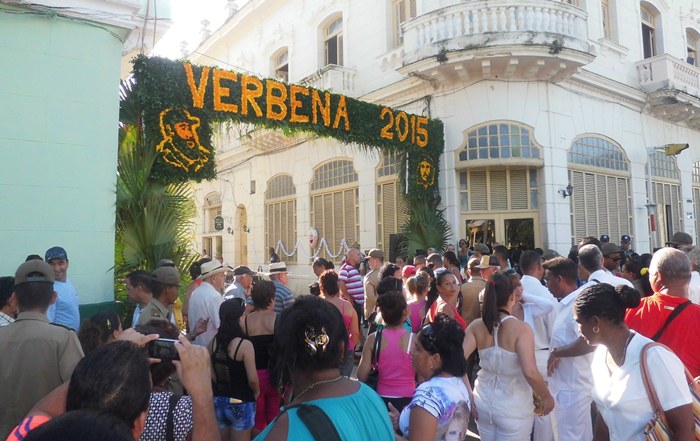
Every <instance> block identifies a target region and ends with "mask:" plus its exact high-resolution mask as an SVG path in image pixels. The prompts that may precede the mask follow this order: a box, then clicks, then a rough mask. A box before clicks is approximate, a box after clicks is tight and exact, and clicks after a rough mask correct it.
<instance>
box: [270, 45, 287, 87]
mask: <svg viewBox="0 0 700 441" xmlns="http://www.w3.org/2000/svg"><path fill="white" fill-rule="evenodd" d="M272 72H273V74H272V76H273V77H274V78H277V79H278V80H280V81H284V82H285V83H287V82H289V51H288V50H287V48H286V47H285V48H282V49H280V50H278V51H277V52H276V53H275V55H274V56H273V57H272Z"/></svg>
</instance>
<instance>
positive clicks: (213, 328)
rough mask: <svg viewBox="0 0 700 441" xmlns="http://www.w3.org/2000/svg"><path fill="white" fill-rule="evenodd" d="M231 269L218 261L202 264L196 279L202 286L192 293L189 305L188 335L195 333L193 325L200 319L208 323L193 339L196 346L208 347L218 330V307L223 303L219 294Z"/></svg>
mask: <svg viewBox="0 0 700 441" xmlns="http://www.w3.org/2000/svg"><path fill="white" fill-rule="evenodd" d="M231 269H232V268H231V267H230V266H228V265H222V264H221V262H219V261H218V260H212V261H209V262H206V263H203V264H202V273H201V274H200V276H199V277H197V280H201V281H202V284H201V285H199V287H197V289H195V290H194V291H193V292H192V296H191V297H190V304H189V322H190V330H189V332H190V333H193V334H194V333H195V329H194V328H195V325H196V324H197V322H198V321H199V320H200V319H203V320H208V321H209V322H208V324H207V330H206V331H204V332H203V333H201V334H199V335H198V336H197V337H196V338H195V339H194V342H195V343H196V344H198V345H202V346H207V345H209V342H210V341H211V339H212V338H214V335H216V332H217V330H218V329H219V306H221V303H223V301H224V298H223V296H222V295H221V293H222V291H223V290H224V285H225V284H226V271H229V270H231Z"/></svg>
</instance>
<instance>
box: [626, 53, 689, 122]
mask: <svg viewBox="0 0 700 441" xmlns="http://www.w3.org/2000/svg"><path fill="white" fill-rule="evenodd" d="M637 72H638V73H639V85H640V86H641V88H642V90H644V91H645V92H647V93H648V95H647V104H648V106H649V110H650V112H651V113H652V114H653V115H654V116H656V117H658V118H661V119H663V120H666V121H670V122H674V123H678V122H685V123H687V124H688V126H690V127H692V128H693V129H700V68H697V67H695V66H693V65H692V64H688V63H686V62H685V61H684V60H681V59H678V58H676V57H673V56H671V55H669V54H663V55H657V56H655V57H651V58H647V59H645V60H642V61H640V62H638V63H637Z"/></svg>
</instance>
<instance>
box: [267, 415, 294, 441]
mask: <svg viewBox="0 0 700 441" xmlns="http://www.w3.org/2000/svg"><path fill="white" fill-rule="evenodd" d="M288 433H289V416H288V415H287V412H284V413H282V414H280V416H278V417H277V418H276V419H275V421H274V424H273V425H272V429H270V431H269V432H268V433H267V436H266V437H265V440H264V441H286V440H287V435H288Z"/></svg>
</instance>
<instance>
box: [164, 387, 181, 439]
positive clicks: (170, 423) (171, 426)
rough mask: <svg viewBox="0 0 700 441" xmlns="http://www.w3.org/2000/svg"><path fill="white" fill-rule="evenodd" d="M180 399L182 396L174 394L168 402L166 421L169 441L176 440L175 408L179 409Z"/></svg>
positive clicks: (166, 437) (166, 435) (166, 433)
mask: <svg viewBox="0 0 700 441" xmlns="http://www.w3.org/2000/svg"><path fill="white" fill-rule="evenodd" d="M180 398H181V397H180V395H175V394H172V395H170V399H169V400H168V416H167V418H166V420H165V439H166V440H167V441H174V440H175V407H177V403H178V401H180Z"/></svg>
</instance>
